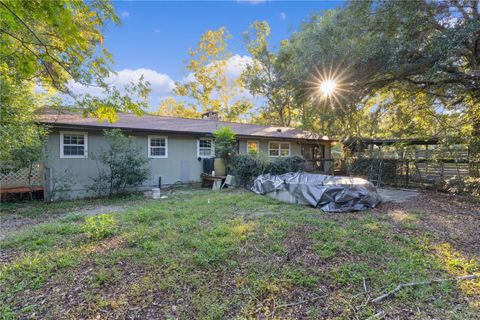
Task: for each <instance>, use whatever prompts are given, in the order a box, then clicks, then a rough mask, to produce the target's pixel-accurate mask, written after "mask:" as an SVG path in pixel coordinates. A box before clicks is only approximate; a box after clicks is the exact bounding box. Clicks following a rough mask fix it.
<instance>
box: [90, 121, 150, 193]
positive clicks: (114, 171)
mask: <svg viewBox="0 0 480 320" xmlns="http://www.w3.org/2000/svg"><path fill="white" fill-rule="evenodd" d="M103 133H104V135H105V139H106V141H107V143H108V145H109V148H108V149H107V150H101V151H100V152H98V153H95V154H92V159H95V160H96V161H97V166H98V175H97V176H96V177H91V179H92V183H91V184H90V185H88V186H87V189H88V190H91V191H93V192H95V193H96V194H97V195H98V196H103V195H105V193H107V194H108V195H109V196H112V195H114V194H119V193H123V192H125V189H126V188H127V187H137V186H141V185H142V184H143V183H144V182H145V181H146V180H147V179H148V177H149V174H150V169H149V167H148V162H149V159H148V158H147V156H146V155H145V152H143V151H142V150H141V148H140V147H139V146H138V144H137V143H136V140H135V137H133V136H127V135H125V134H123V133H122V131H121V130H120V129H111V130H104V131H103Z"/></svg>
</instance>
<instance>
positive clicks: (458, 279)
mask: <svg viewBox="0 0 480 320" xmlns="http://www.w3.org/2000/svg"><path fill="white" fill-rule="evenodd" d="M479 277H480V274H471V275H467V276H461V277H456V278H447V279H433V280H429V281H420V282H409V283H400V284H399V285H398V286H397V287H396V288H395V289H393V290H392V291H389V292H387V293H385V294H382V295H381V296H379V297H377V298H375V299H373V300H372V303H380V302H382V301H383V300H385V299H387V298H389V297H390V296H392V295H394V294H396V293H397V292H398V291H400V290H401V289H402V288H405V287H416V286H420V285H428V284H432V283H440V282H450V281H452V282H453V281H462V280H473V279H476V278H479Z"/></svg>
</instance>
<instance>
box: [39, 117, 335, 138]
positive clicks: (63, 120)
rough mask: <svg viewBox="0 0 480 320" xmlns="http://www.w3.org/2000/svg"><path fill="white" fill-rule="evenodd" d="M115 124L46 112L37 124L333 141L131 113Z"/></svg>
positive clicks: (301, 133) (281, 129)
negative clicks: (220, 131) (228, 129)
mask: <svg viewBox="0 0 480 320" xmlns="http://www.w3.org/2000/svg"><path fill="white" fill-rule="evenodd" d="M118 116H119V119H118V121H116V122H114V123H110V122H107V121H103V122H102V121H99V120H98V119H96V118H92V117H87V118H85V117H83V116H82V115H81V114H80V113H72V112H68V113H65V112H63V113H59V112H58V111H53V110H44V111H43V112H42V113H41V114H39V115H37V121H38V122H40V123H43V124H48V125H52V126H53V127H57V128H66V127H67V128H71V127H73V128H79V127H81V128H91V129H103V128H121V129H127V130H134V131H150V132H170V133H179V134H205V135H208V134H212V133H213V132H214V131H215V130H216V129H217V128H219V127H222V126H228V127H231V128H232V129H233V131H234V132H235V134H236V135H237V136H240V137H258V138H262V137H268V138H278V139H302V140H333V139H331V138H329V137H327V136H321V135H318V134H314V133H311V132H308V131H303V130H299V129H294V128H289V127H273V126H272V127H271V126H261V125H256V124H246V123H236V122H224V121H216V120H210V119H187V118H175V117H165V116H154V115H142V116H137V115H135V114H130V113H119V114H118Z"/></svg>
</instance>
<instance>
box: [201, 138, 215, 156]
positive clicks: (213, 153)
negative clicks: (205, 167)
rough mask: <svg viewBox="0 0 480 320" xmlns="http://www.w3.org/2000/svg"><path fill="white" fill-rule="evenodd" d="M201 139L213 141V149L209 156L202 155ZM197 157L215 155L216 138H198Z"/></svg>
mask: <svg viewBox="0 0 480 320" xmlns="http://www.w3.org/2000/svg"><path fill="white" fill-rule="evenodd" d="M200 140H210V141H211V142H212V150H211V154H210V155H209V156H201V155H200ZM197 157H198V158H211V157H215V140H213V138H198V139H197Z"/></svg>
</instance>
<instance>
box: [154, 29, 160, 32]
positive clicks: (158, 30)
mask: <svg viewBox="0 0 480 320" xmlns="http://www.w3.org/2000/svg"><path fill="white" fill-rule="evenodd" d="M153 32H155V33H160V32H162V30H160V29H154V30H153Z"/></svg>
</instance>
